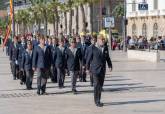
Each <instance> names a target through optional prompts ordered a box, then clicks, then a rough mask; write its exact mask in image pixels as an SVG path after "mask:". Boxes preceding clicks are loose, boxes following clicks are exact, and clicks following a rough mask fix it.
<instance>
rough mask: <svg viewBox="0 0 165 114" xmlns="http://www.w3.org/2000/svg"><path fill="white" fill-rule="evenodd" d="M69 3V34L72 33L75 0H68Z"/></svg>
mask: <svg viewBox="0 0 165 114" xmlns="http://www.w3.org/2000/svg"><path fill="white" fill-rule="evenodd" d="M67 5H68V9H69V34H72V15H73V7H74V0H68V2H67Z"/></svg>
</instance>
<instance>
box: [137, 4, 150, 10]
mask: <svg viewBox="0 0 165 114" xmlns="http://www.w3.org/2000/svg"><path fill="white" fill-rule="evenodd" d="M138 9H139V10H148V4H146V3H143V4H139V5H138Z"/></svg>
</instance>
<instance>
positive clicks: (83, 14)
mask: <svg viewBox="0 0 165 114" xmlns="http://www.w3.org/2000/svg"><path fill="white" fill-rule="evenodd" d="M80 8H81V13H82V21H83V29H82V31H83V32H85V33H86V19H85V10H84V6H83V4H80Z"/></svg>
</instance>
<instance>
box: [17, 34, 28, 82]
mask: <svg viewBox="0 0 165 114" xmlns="http://www.w3.org/2000/svg"><path fill="white" fill-rule="evenodd" d="M26 48H27V43H26V39H25V37H24V36H22V37H21V41H20V43H19V53H18V66H19V73H18V75H19V78H20V84H21V85H22V84H25V83H26V73H25V71H24V70H21V62H22V55H23V52H24V51H25V50H26Z"/></svg>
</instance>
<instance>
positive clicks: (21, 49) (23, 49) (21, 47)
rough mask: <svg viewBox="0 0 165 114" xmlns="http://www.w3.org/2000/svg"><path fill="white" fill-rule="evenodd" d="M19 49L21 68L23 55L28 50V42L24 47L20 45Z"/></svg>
mask: <svg viewBox="0 0 165 114" xmlns="http://www.w3.org/2000/svg"><path fill="white" fill-rule="evenodd" d="M18 47H19V53H18V64H19V66H20V67H21V62H22V54H23V52H24V51H25V50H26V48H27V44H26V42H25V44H24V45H22V44H21V43H20V44H19V45H18Z"/></svg>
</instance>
